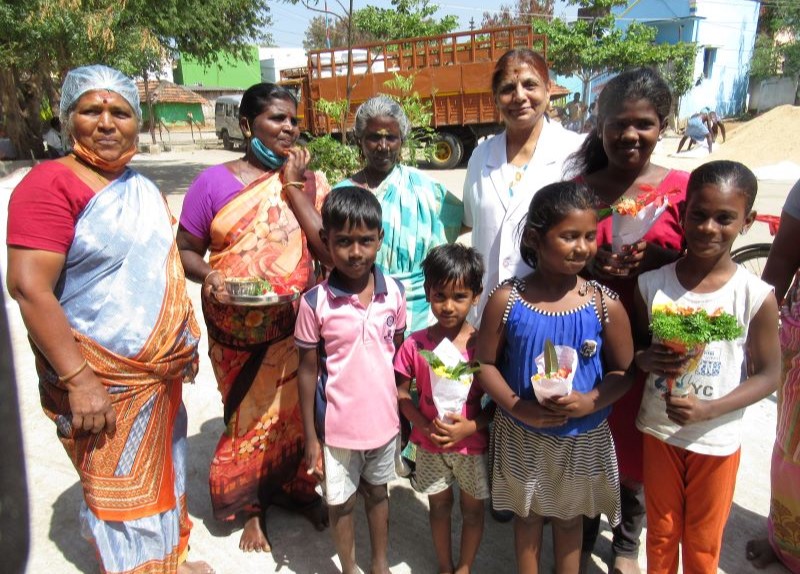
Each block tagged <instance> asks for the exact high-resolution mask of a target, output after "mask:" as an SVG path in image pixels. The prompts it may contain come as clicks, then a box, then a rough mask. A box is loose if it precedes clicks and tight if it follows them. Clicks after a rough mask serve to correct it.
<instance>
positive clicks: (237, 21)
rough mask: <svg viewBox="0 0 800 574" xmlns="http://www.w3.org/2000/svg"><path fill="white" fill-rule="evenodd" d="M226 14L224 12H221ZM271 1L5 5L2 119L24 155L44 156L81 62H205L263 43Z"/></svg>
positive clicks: (144, 71) (129, 70)
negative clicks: (47, 135) (48, 123)
mask: <svg viewBox="0 0 800 574" xmlns="http://www.w3.org/2000/svg"><path fill="white" fill-rule="evenodd" d="M223 15H224V16H223ZM268 24H269V8H268V5H267V0H217V1H215V2H207V1H206V0H16V1H15V2H3V3H0V30H3V35H2V36H0V117H2V118H3V121H4V123H5V126H6V129H7V132H8V135H9V137H10V138H11V140H12V142H13V143H14V146H15V147H16V149H17V152H18V155H19V156H20V157H29V155H31V154H33V155H35V156H37V157H41V155H42V154H43V148H42V142H41V127H42V126H41V121H42V117H43V115H44V116H47V115H49V113H51V110H55V109H57V107H58V105H57V104H58V100H59V88H60V86H61V83H62V81H63V79H64V76H65V75H66V73H67V72H68V71H69V70H70V69H72V68H75V67H77V66H82V65H86V64H97V63H101V64H106V65H109V66H113V67H115V68H118V69H119V70H121V71H122V72H124V73H126V74H129V75H139V76H141V75H150V76H152V75H154V74H156V73H158V71H159V70H161V69H162V67H163V65H164V62H165V60H166V57H167V56H168V55H169V54H171V53H173V52H176V51H179V52H181V53H182V54H186V55H190V56H192V57H193V58H195V59H196V60H198V61H199V62H201V63H204V64H212V63H215V62H216V55H217V54H218V53H219V52H223V53H226V54H231V55H233V56H236V57H242V58H247V57H248V55H249V52H248V51H247V46H248V44H249V43H251V42H253V41H266V40H268V38H267V37H266V36H265V34H264V33H263V32H262V30H263V29H264V27H265V26H266V25H268Z"/></svg>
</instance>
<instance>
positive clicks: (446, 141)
mask: <svg viewBox="0 0 800 574" xmlns="http://www.w3.org/2000/svg"><path fill="white" fill-rule="evenodd" d="M433 145H434V146H435V147H434V150H433V158H432V159H431V165H432V166H433V168H434V169H453V168H454V167H456V166H457V165H458V164H459V163H461V158H462V157H463V156H464V144H462V143H461V140H460V139H458V138H457V137H456V136H454V135H453V134H449V133H447V132H441V133H439V134H437V135H436V139H435V140H434V142H433Z"/></svg>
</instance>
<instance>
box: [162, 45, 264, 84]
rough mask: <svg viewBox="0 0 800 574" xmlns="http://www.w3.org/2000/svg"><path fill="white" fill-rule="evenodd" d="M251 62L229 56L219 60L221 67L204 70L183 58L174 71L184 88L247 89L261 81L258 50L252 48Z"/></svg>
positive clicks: (214, 66)
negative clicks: (199, 86)
mask: <svg viewBox="0 0 800 574" xmlns="http://www.w3.org/2000/svg"><path fill="white" fill-rule="evenodd" d="M250 58H251V60H250V62H245V61H244V60H237V59H234V58H232V57H231V56H228V55H224V56H223V55H222V54H220V56H219V57H218V58H217V62H218V64H219V65H216V64H212V65H211V66H209V67H207V68H204V67H203V66H201V65H200V64H199V63H198V62H197V61H196V60H193V59H192V58H191V57H188V56H181V58H180V60H178V61H177V64H178V66H177V68H175V70H173V78H174V80H175V83H176V84H180V85H183V86H196V85H198V84H200V85H202V86H208V87H215V88H242V89H246V88H249V87H250V86H252V85H253V84H257V83H259V82H260V81H261V65H260V64H259V62H258V48H257V47H256V46H250Z"/></svg>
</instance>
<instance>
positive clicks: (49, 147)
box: [44, 117, 64, 159]
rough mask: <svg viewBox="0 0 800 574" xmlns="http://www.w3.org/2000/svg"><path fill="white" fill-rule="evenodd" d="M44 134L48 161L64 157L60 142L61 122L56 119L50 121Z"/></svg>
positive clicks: (62, 145) (62, 146)
mask: <svg viewBox="0 0 800 574" xmlns="http://www.w3.org/2000/svg"><path fill="white" fill-rule="evenodd" d="M49 126H50V127H49V128H48V129H47V131H46V132H45V133H44V144H45V151H47V157H49V158H50V159H58V158H60V157H61V156H63V155H64V144H63V143H62V142H61V120H59V119H58V118H57V117H54V118H51V119H50V124H49Z"/></svg>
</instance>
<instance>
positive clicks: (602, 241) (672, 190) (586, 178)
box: [568, 68, 689, 574]
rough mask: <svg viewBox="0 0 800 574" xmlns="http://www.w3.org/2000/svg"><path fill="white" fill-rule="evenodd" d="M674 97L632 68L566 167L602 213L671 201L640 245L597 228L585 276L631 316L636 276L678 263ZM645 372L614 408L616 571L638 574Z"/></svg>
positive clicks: (587, 548)
mask: <svg viewBox="0 0 800 574" xmlns="http://www.w3.org/2000/svg"><path fill="white" fill-rule="evenodd" d="M671 105H672V95H671V94H670V91H669V86H667V83H666V82H665V81H664V79H663V78H662V77H661V76H660V75H659V74H658V73H657V72H656V71H655V70H652V69H650V68H635V69H632V70H626V71H624V72H622V73H621V74H619V75H618V76H615V77H614V78H613V79H612V80H611V81H610V82H608V84H606V86H605V87H604V88H603V91H602V92H601V94H600V97H599V99H598V114H597V120H598V123H597V126H596V128H595V129H593V130H592V131H591V132H590V133H589V134H588V135H587V136H586V140H585V141H584V142H583V145H582V146H581V148H580V150H578V151H577V152H576V153H575V154H574V155H573V156H571V157H570V159H569V162H568V165H569V166H570V168H571V169H572V170H573V171H574V172H576V173H577V174H579V175H578V180H579V181H582V182H584V183H585V184H586V185H588V186H589V188H590V189H591V190H592V191H594V193H595V195H596V197H597V200H598V206H597V207H598V209H608V208H609V207H610V206H611V205H612V204H613V203H615V202H616V201H619V200H621V199H623V198H625V197H632V198H635V197H637V196H638V195H640V194H641V193H643V190H653V192H654V193H656V194H660V195H662V196H664V197H665V198H666V200H667V201H668V202H669V205H668V207H667V209H666V210H665V211H664V212H663V213H661V214H660V216H659V217H658V219H657V220H656V221H655V222H654V223H653V225H652V227H651V228H650V230H649V231H648V232H647V233H646V234H645V235H644V237H642V239H641V240H640V241H638V242H637V243H636V244H634V245H626V246H623V247H622V251H621V252H619V253H613V252H612V251H611V243H612V235H613V228H612V221H613V217H611V216H609V217H606V218H605V219H602V220H601V221H599V222H598V224H597V247H598V249H597V255H596V256H595V258H594V261H593V262H592V264H590V265H589V267H588V268H587V270H586V272H587V274H588V275H589V276H591V277H592V278H594V279H596V280H598V281H600V282H601V283H603V284H604V285H606V286H607V287H609V288H611V289H613V290H614V291H615V292H616V293H617V294H618V295H619V299H620V302H621V303H622V305H623V307H625V310H626V311H627V312H628V315H629V316H633V312H634V305H633V294H634V291H635V288H636V278H637V277H638V275H639V274H640V273H642V272H644V271H649V270H651V269H656V268H658V267H661V266H662V265H664V264H666V263H670V262H672V261H674V260H676V259H677V258H678V256H679V255H680V251H681V245H682V241H683V230H682V229H681V224H680V217H681V210H682V209H683V206H684V203H685V199H686V184H687V182H688V181H689V174H688V173H687V172H685V171H678V170H671V169H667V168H665V167H661V166H659V165H656V164H654V163H652V162H651V161H650V158H651V155H652V153H653V150H654V149H655V147H656V144H657V143H658V138H659V135H660V134H661V133H662V132H663V130H664V128H665V127H666V125H667V115H669V112H670V109H671ZM645 378H646V377H645V375H644V374H643V373H637V378H636V382H635V384H634V386H633V387H632V388H631V390H630V391H628V393H626V394H625V396H623V397H622V398H621V399H620V400H619V401H617V403H616V404H615V405H614V409H613V410H612V411H611V414H610V415H609V417H608V424H609V426H610V427H611V434H612V435H613V437H614V444H615V446H616V453H617V463H618V465H619V473H620V480H621V482H620V496H621V501H622V521H621V522H620V524H619V525H618V526H615V527H614V528H613V543H612V550H613V551H614V570H615V571H617V572H619V574H635V573H638V572H640V568H639V539H640V537H641V534H642V525H643V522H644V516H645V509H644V491H643V488H642V434H641V433H640V432H639V431H638V430H637V429H636V414H637V413H638V412H639V405H640V403H641V402H642V392H643V389H644V381H645ZM583 528H584V533H583V537H584V543H583V546H584V547H583V557H582V560H583V568H584V569H585V568H587V567H588V561H589V559H590V556H591V553H592V548H593V547H594V544H595V541H596V539H597V535H598V532H599V529H600V517H599V516H598V517H596V518H594V519H587V520H586V521H585V522H584V526H583Z"/></svg>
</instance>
